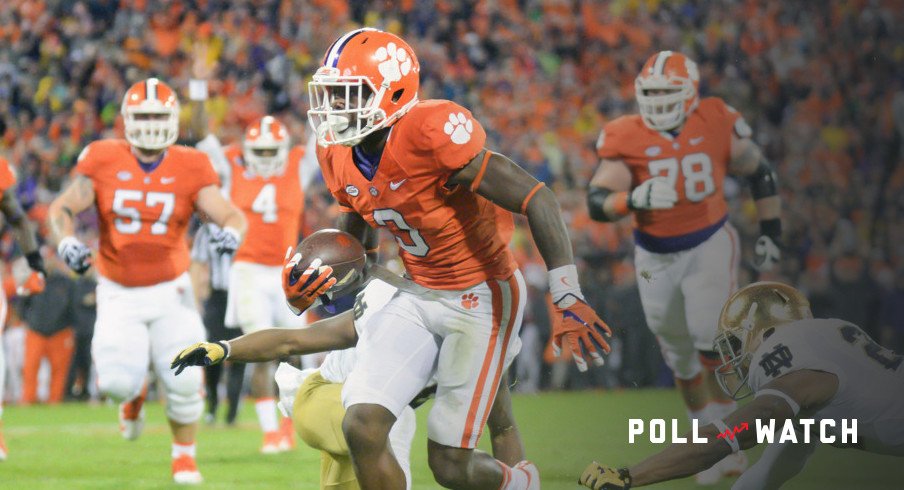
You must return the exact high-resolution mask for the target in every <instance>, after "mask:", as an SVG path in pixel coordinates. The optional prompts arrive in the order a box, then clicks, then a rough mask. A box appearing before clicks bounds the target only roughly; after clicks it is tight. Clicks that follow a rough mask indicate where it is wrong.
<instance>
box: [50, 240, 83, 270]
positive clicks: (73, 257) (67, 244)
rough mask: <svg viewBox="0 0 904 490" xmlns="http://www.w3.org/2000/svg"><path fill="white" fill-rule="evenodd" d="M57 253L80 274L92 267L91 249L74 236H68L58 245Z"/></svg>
mask: <svg viewBox="0 0 904 490" xmlns="http://www.w3.org/2000/svg"><path fill="white" fill-rule="evenodd" d="M57 255H59V256H60V258H61V259H63V262H65V263H66V265H68V266H69V268H70V269H72V270H74V271H75V272H77V273H79V274H84V273H85V271H86V270H88V268H89V267H91V249H90V248H88V246H87V245H85V244H84V243H82V242H80V241H79V240H78V238H75V237H74V236H67V237H66V238H63V239H62V240H60V244H59V245H57Z"/></svg>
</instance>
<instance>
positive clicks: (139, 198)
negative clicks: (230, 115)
mask: <svg viewBox="0 0 904 490" xmlns="http://www.w3.org/2000/svg"><path fill="white" fill-rule="evenodd" d="M121 112H122V116H123V118H124V122H125V137H126V138H125V141H123V140H119V139H106V140H100V141H95V142H94V143H91V144H90V145H88V146H87V147H85V149H84V150H83V151H82V153H81V155H79V158H78V163H77V165H76V167H75V170H74V175H73V181H72V183H71V184H70V185H69V187H67V188H66V190H65V191H63V193H62V194H60V196H59V197H57V199H56V200H54V202H53V203H52V204H51V207H50V217H49V219H50V223H51V227H52V231H53V235H54V237H55V239H56V240H57V242H58V248H57V251H58V253H59V255H60V257H61V258H62V259H63V260H64V261H65V262H66V264H67V265H68V266H69V267H70V268H72V269H73V270H74V271H76V272H78V273H82V272H84V271H85V270H87V269H88V267H90V266H91V265H92V260H91V251H90V249H89V248H88V247H87V246H85V245H84V244H83V243H82V242H80V241H79V240H78V238H76V237H75V227H74V223H73V218H74V216H75V215H76V214H78V213H80V212H82V211H84V210H86V209H88V208H90V207H92V206H94V207H96V209H97V212H98V217H99V222H100V225H99V226H100V245H99V249H98V258H97V260H96V266H97V271H98V281H97V282H98V285H97V322H96V324H95V333H94V339H93V341H92V355H93V357H94V361H95V365H96V367H97V377H98V388H99V390H100V391H101V393H103V394H105V395H107V396H110V397H112V398H114V399H116V400H119V401H121V402H122V404H121V405H120V411H119V413H120V431H121V432H122V435H123V437H125V438H126V439H129V440H134V439H136V438H137V437H138V436H139V434H140V432H141V428H142V426H143V418H144V410H143V407H142V403H143V396H142V395H141V391H142V387H143V385H144V382H145V381H144V380H145V375H146V372H147V366H148V364H149V363H152V364H153V367H154V369H155V371H156V373H157V376H158V377H159V379H160V380H162V382H163V386H164V389H165V392H166V415H167V418H168V419H169V424H170V429H171V430H172V433H173V445H172V472H173V480H174V481H175V482H176V483H182V484H194V483H200V482H201V481H202V478H201V474H200V472H198V469H197V465H196V464H195V433H196V431H197V422H198V419H199V418H200V416H201V412H202V410H203V401H202V399H201V390H202V388H201V386H202V384H201V370H200V369H195V370H193V372H192V373H190V374H189V376H187V377H186V376H180V377H178V378H176V377H175V376H174V375H173V374H172V371H170V370H169V369H168V367H169V364H168V363H169V360H171V359H172V357H173V356H174V355H176V354H178V353H179V350H180V348H181V346H183V345H184V344H185V343H186V342H188V343H192V342H201V341H203V340H204V327H203V326H202V323H201V318H200V316H199V315H198V312H197V310H196V309H195V304H194V298H193V295H192V292H191V283H190V280H189V278H188V274H187V272H186V271H187V270H188V265H189V253H188V245H187V242H186V239H185V232H186V227H187V225H188V222H189V218H190V217H191V215H192V213H193V212H194V211H195V210H196V209H197V210H198V211H201V212H203V213H205V214H206V215H207V216H209V217H210V219H211V221H213V222H214V223H216V224H218V225H220V226H222V231H221V232H220V233H219V234H218V235H217V237H216V241H217V242H218V245H219V250H220V251H221V253H231V252H234V251H235V250H236V249H237V248H238V247H239V244H240V243H241V241H242V237H243V236H244V234H245V229H246V222H245V218H244V216H243V215H242V213H241V212H240V211H239V210H238V209H236V208H235V207H233V206H232V205H231V204H230V203H229V202H228V201H226V200H225V199H224V198H223V196H222V194H221V193H220V189H219V185H218V184H219V179H218V178H217V175H216V173H215V172H214V169H213V166H212V165H211V163H210V160H209V159H208V158H207V156H206V155H204V154H203V153H202V152H200V151H197V150H195V149H192V148H187V147H184V146H180V145H175V144H174V143H175V142H176V139H177V138H178V135H179V101H178V99H177V98H176V94H175V92H173V90H172V89H171V88H170V87H168V86H167V85H166V84H165V83H163V82H161V81H159V80H157V79H156V78H149V79H147V80H144V81H141V82H138V83H136V84H134V85H132V87H131V88H129V90H128V91H127V92H126V94H125V96H124V97H123V101H122V111H121Z"/></svg>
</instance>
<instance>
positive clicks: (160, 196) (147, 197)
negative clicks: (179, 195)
mask: <svg viewBox="0 0 904 490" xmlns="http://www.w3.org/2000/svg"><path fill="white" fill-rule="evenodd" d="M135 201H137V202H141V201H144V205H145V206H147V207H149V208H154V207H157V206H163V208H162V209H161V210H160V217H158V218H157V221H155V222H154V223H153V224H152V225H151V235H165V234H166V230H167V224H168V223H169V219H170V217H171V216H172V215H173V209H174V208H175V207H176V196H175V194H173V193H172V192H148V193H147V194H145V193H144V192H142V191H137V190H131V189H117V190H116V192H114V193H113V212H114V213H116V219H115V220H114V221H113V223H114V225H115V226H116V231H118V232H120V233H122V234H123V235H134V234H136V233H138V232H139V231H141V211H139V210H138V208H136V207H133V206H130V205H129V203H130V202H135Z"/></svg>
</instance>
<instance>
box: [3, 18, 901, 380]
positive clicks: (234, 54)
mask: <svg viewBox="0 0 904 490" xmlns="http://www.w3.org/2000/svg"><path fill="white" fill-rule="evenodd" d="M902 17H904V12H902V10H901V9H900V2H897V1H895V0H852V1H843V0H828V1H825V2H799V1H790V2H787V1H753V0H736V1H729V0H725V1H718V2H705V1H700V0H676V1H671V2H661V1H657V0H615V1H611V2H608V1H602V0H583V1H582V0H496V1H465V0H397V1H390V0H384V1H376V2H364V1H354V0H351V1H349V2H347V3H346V2H336V1H329V0H306V1H300V0H296V1H292V0H282V1H279V0H272V1H271V0H247V1H225V0H195V1H191V0H169V1H167V0H161V1H148V0H131V1H129V0H85V1H64V0H7V1H4V2H2V4H0V154H2V155H4V156H6V157H7V158H8V159H9V160H10V161H11V162H12V163H13V164H14V165H15V166H16V167H17V169H18V172H19V178H20V184H19V187H18V189H17V193H18V196H19V198H20V200H22V202H23V203H24V204H25V206H26V207H27V209H29V212H30V214H31V216H32V218H33V219H34V220H35V221H37V222H40V223H43V222H44V220H45V213H46V206H47V204H48V203H49V201H50V200H51V199H52V197H53V196H54V195H55V194H56V193H57V192H59V190H60V188H61V186H63V185H65V183H66V180H67V175H68V172H69V170H70V168H71V167H72V166H73V165H74V162H75V159H76V157H77V155H78V153H79V151H80V150H81V148H82V147H84V145H86V144H87V143H88V142H90V141H92V140H94V139H97V138H100V137H105V136H111V135H116V134H118V132H119V131H120V128H121V123H120V122H118V121H117V116H118V114H119V105H120V101H121V97H122V94H123V91H124V90H125V88H126V87H127V86H128V85H129V84H131V83H132V82H134V81H135V80H138V79H140V78H143V77H147V76H158V77H160V78H161V79H163V80H165V81H167V82H168V83H169V84H170V85H171V86H173V87H176V88H178V89H179V90H185V89H186V87H187V84H188V79H189V77H190V76H191V65H192V61H193V59H192V56H193V55H192V53H194V52H196V51H195V48H196V46H197V45H199V44H201V45H205V46H206V47H207V49H206V53H207V56H208V58H209V59H208V62H209V63H211V64H214V63H215V66H216V68H215V70H214V75H213V76H212V77H211V81H210V88H211V99H210V100H209V101H208V111H209V114H210V116H211V124H212V129H213V130H214V131H215V132H216V133H217V134H218V135H220V137H221V138H222V139H223V140H225V141H232V140H234V139H235V138H237V137H239V136H240V135H241V130H242V128H243V126H244V125H245V124H247V123H248V122H250V121H251V120H252V119H254V118H255V117H258V116H260V115H262V114H264V113H273V114H276V115H277V116H278V117H280V118H282V119H283V120H284V121H286V122H287V123H288V124H289V125H290V127H291V128H292V129H293V131H294V133H293V136H294V138H295V140H296V141H297V142H299V143H301V142H303V141H304V140H305V139H306V136H305V135H306V132H307V131H308V128H307V127H306V123H305V111H306V109H307V89H306V81H307V79H308V78H309V76H310V75H311V74H312V73H313V72H314V70H315V69H316V67H317V66H318V64H319V62H320V59H321V56H322V53H323V52H324V51H325V49H326V48H327V47H328V46H329V44H330V43H332V41H333V40H334V39H335V38H336V36H337V35H338V34H339V33H342V32H345V31H346V30H348V29H350V28H352V27H354V26H358V25H369V26H375V27H380V28H383V29H386V30H389V31H393V32H397V33H400V34H403V35H404V36H405V37H406V39H407V40H408V41H409V42H410V43H411V44H412V46H413V47H414V49H415V50H416V51H417V53H418V55H419V57H420V61H421V69H422V71H421V76H422V85H421V87H422V93H421V98H422V99H426V98H432V97H436V98H449V99H452V100H455V101H457V102H459V103H461V104H463V105H465V106H467V107H469V108H470V109H471V110H472V111H473V112H474V114H475V116H476V117H477V118H478V119H479V120H480V121H481V122H482V123H483V124H484V126H485V127H486V128H487V131H488V134H489V138H490V141H491V144H490V145H491V146H492V147H494V148H496V149H498V150H500V151H502V152H504V153H506V154H508V155H509V156H511V157H512V158H513V159H514V160H515V161H517V162H519V163H520V164H521V165H523V166H524V167H525V168H527V169H528V170H529V171H530V172H531V173H533V174H534V175H535V176H537V177H538V178H540V179H541V180H543V181H545V182H546V183H547V184H548V185H550V186H551V187H552V188H553V189H554V190H555V191H556V192H557V194H558V196H559V199H560V203H561V206H562V210H563V213H565V215H566V218H567V222H568V223H569V228H570V230H571V233H572V240H573V242H574V244H575V247H576V252H577V255H578V256H579V257H580V263H579V267H580V268H582V269H583V273H582V275H581V277H582V278H583V279H585V280H586V281H587V282H588V284H585V285H584V288H583V289H584V291H592V293H591V294H592V297H591V298H589V300H590V301H591V302H592V303H594V304H595V306H597V308H598V311H601V312H602V315H603V317H604V318H605V319H606V320H607V321H609V322H610V324H611V325H613V326H614V327H616V328H617V330H618V337H619V339H618V340H619V341H618V342H617V343H616V344H617V346H618V348H617V350H616V352H615V353H614V354H613V356H612V357H611V359H610V362H609V364H608V365H607V367H604V368H601V369H599V370H598V371H596V372H595V373H594V375H593V376H591V377H589V378H588V377H581V378H578V377H577V376H570V374H572V373H569V369H571V368H569V367H568V364H567V363H556V362H555V359H554V358H553V356H552V354H551V352H549V351H548V349H545V345H546V339H547V337H548V331H549V320H548V314H547V311H546V308H545V302H544V301H542V298H543V297H544V294H545V292H544V291H543V288H545V284H546V279H545V275H544V269H543V267H542V263H541V262H540V259H539V257H538V256H537V254H536V252H535V250H534V248H533V245H532V244H531V243H530V238H529V234H528V233H525V229H524V228H523V227H521V228H520V230H519V232H518V233H516V235H515V239H514V243H513V247H514V248H515V249H516V250H517V253H518V258H519V260H520V262H521V263H522V265H523V267H524V268H525V276H526V278H527V280H528V283H529V284H530V286H531V287H530V290H531V295H532V296H533V297H534V299H540V301H530V302H529V304H530V305H533V307H532V308H531V311H529V312H528V314H527V318H526V322H525V326H524V329H523V337H524V339H523V340H524V344H525V345H524V352H523V354H522V357H521V361H519V364H518V367H517V369H518V372H519V376H518V378H519V379H520V383H522V386H521V388H522V389H524V390H526V391H533V390H536V389H540V388H546V387H549V386H552V387H556V388H560V387H579V386H583V385H587V384H592V385H603V386H607V387H612V386H631V385H648V384H655V383H657V380H659V379H663V380H665V379H670V376H667V375H663V373H662V369H665V368H664V367H663V366H662V364H661V361H660V359H659V357H658V351H657V349H656V347H655V341H654V340H653V339H652V337H651V335H650V334H649V333H648V332H647V330H646V328H645V325H644V322H643V314H642V310H641V308H640V304H639V298H638V297H637V293H636V287H635V281H636V279H635V271H634V270H633V265H632V261H631V260H630V256H631V254H632V248H633V244H632V239H631V233H630V229H631V226H630V223H628V222H622V223H617V224H600V223H595V222H592V221H591V220H590V219H589V216H588V214H587V210H586V205H585V199H584V197H585V188H586V185H587V182H588V180H589V178H590V176H591V175H592V173H593V171H594V170H595V168H596V165H597V163H598V159H597V158H596V156H595V152H594V146H595V142H596V139H597V137H598V135H599V131H600V128H601V127H602V125H603V123H604V122H605V121H607V120H609V119H612V118H615V117H617V116H619V115H621V114H625V113H630V112H633V111H635V110H636V108H635V104H634V86H633V80H634V77H635V76H636V74H637V71H638V70H639V68H640V66H641V64H642V63H643V61H644V60H645V59H646V58H647V57H648V56H649V55H650V54H651V53H653V52H655V51H656V50H659V49H673V50H680V51H682V52H684V53H685V54H687V55H689V56H690V57H692V58H693V59H695V60H696V61H697V62H698V63H699V65H700V67H701V92H702V93H703V94H704V95H716V96H720V97H722V98H724V99H725V100H726V101H727V102H729V103H730V104H732V105H733V106H734V107H736V108H737V109H738V110H739V111H741V112H742V113H743V114H744V115H745V117H746V118H747V120H748V122H749V123H750V124H751V126H752V127H753V129H754V134H755V139H756V140H757V142H758V143H759V144H760V145H761V146H762V147H763V148H764V149H765V150H766V153H767V155H768V157H769V158H770V159H771V160H772V161H773V162H774V163H775V164H776V166H777V168H778V172H779V176H780V179H781V194H782V199H783V203H784V216H783V218H784V223H785V225H784V229H785V239H784V246H785V251H784V260H783V262H782V265H781V270H780V272H778V273H777V274H772V275H770V276H769V277H771V278H780V279H783V280H785V281H787V282H789V283H791V284H794V285H797V286H798V287H801V288H802V289H803V290H805V291H806V292H807V293H808V294H809V295H810V297H811V300H812V302H813V310H814V313H815V314H816V315H817V316H837V317H842V318H845V319H848V320H851V321H853V322H855V323H857V324H859V325H861V326H862V327H863V328H864V329H865V330H867V331H868V332H870V333H871V334H872V335H873V336H874V337H876V338H877V339H878V340H879V341H880V342H881V343H883V344H885V345H887V346H889V347H893V348H896V349H898V350H901V349H902V347H904V219H902V218H904V164H902V160H904V151H902V140H904V138H902V134H904V42H902V40H904V32H902V31H904V18H902ZM187 106H188V104H187V97H185V92H183V107H184V108H185V109H184V112H185V114H183V116H184V117H183V119H184V121H185V122H186V123H187V122H188V118H189V114H188V109H187ZM183 136H185V137H186V140H185V142H186V143H189V144H190V143H192V141H191V140H190V135H185V134H183ZM727 188H728V189H729V195H730V196H731V203H732V214H733V221H734V223H735V225H736V226H737V227H738V229H739V231H740V232H741V235H742V236H743V237H744V238H745V240H744V245H745V247H746V248H745V254H744V255H745V257H746V258H748V259H745V260H744V261H743V264H744V265H745V266H744V269H745V278H746V279H744V280H742V284H743V283H745V282H747V281H750V280H753V279H755V278H756V277H757V276H756V274H755V272H754V271H753V269H752V268H750V267H749V266H747V264H749V256H750V250H749V248H750V246H751V245H752V243H753V241H754V240H755V237H756V235H755V233H756V231H757V226H756V221H755V209H754V208H753V204H752V201H750V200H749V199H747V198H746V196H747V191H746V190H745V189H743V188H742V187H741V186H740V185H738V184H729V185H728V186H727ZM309 201H310V202H309V205H308V211H307V223H306V229H307V230H308V231H310V230H314V229H318V228H321V227H326V226H330V225H331V224H332V223H333V218H334V216H335V210H333V209H332V208H331V199H330V197H329V194H328V192H327V191H326V190H325V189H324V188H323V187H322V186H320V187H319V188H315V189H313V190H309ZM85 219H86V220H90V219H91V218H90V217H86V218H85ZM14 248H15V246H14V242H13V240H12V239H11V236H10V234H9V233H7V234H6V235H5V236H4V239H3V242H2V254H3V256H4V257H5V258H6V259H7V260H5V261H4V262H5V263H9V262H10V259H12V258H14V257H15V256H16V254H17V251H16V250H15V249H14ZM383 252H385V253H384V256H386V257H392V256H394V243H393V242H392V241H386V243H385V244H384V247H383ZM51 253H52V252H51ZM640 280H643V279H642V278H641V279H640ZM12 323H13V324H15V323H17V321H13V322H12ZM544 350H547V352H544ZM548 364H552V365H553V366H552V369H546V368H545V366H547V365H548Z"/></svg>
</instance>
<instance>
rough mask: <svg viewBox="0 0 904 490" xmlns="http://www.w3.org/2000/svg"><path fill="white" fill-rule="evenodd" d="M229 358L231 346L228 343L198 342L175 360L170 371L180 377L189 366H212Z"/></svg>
mask: <svg viewBox="0 0 904 490" xmlns="http://www.w3.org/2000/svg"><path fill="white" fill-rule="evenodd" d="M227 357H229V344H227V343H226V342H219V341H218V342H198V343H197V344H192V345H190V346H188V347H186V348H185V349H182V352H180V353H179V355H177V356H176V358H175V359H173V362H172V364H170V369H175V370H176V375H177V376H178V375H179V373H181V372H182V371H183V370H184V369H185V368H187V367H189V366H212V365H214V364H219V363H221V362H223V360H224V359H226V358H227Z"/></svg>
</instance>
